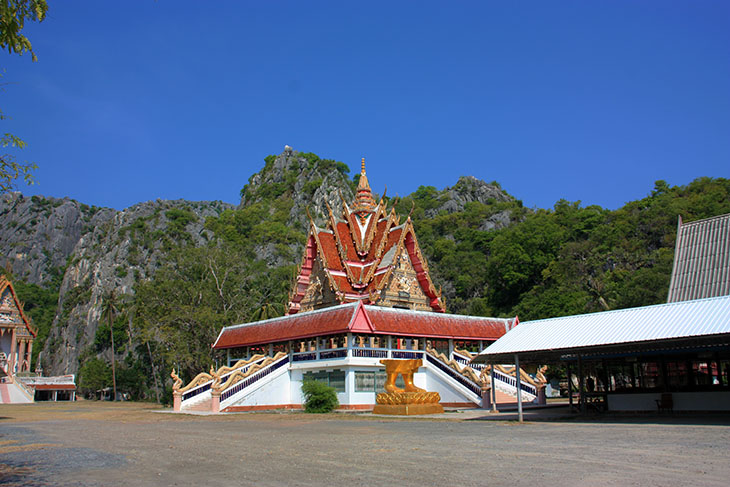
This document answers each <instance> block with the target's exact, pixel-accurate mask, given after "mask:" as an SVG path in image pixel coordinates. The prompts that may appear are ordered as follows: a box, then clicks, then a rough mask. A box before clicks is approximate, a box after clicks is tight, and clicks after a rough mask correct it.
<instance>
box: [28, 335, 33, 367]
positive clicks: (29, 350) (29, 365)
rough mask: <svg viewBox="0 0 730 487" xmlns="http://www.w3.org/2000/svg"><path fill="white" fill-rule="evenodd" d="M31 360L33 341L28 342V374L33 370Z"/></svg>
mask: <svg viewBox="0 0 730 487" xmlns="http://www.w3.org/2000/svg"><path fill="white" fill-rule="evenodd" d="M32 360H33V341H32V340H31V341H30V342H28V372H31V371H32V370H33V367H32V366H31V365H32V364H31V361H32Z"/></svg>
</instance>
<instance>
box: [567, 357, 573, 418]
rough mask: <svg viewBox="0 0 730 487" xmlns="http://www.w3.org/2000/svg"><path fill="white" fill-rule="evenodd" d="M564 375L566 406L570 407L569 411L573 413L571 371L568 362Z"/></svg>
mask: <svg viewBox="0 0 730 487" xmlns="http://www.w3.org/2000/svg"><path fill="white" fill-rule="evenodd" d="M565 368H566V371H565V375H567V376H568V404H569V405H570V411H571V412H572V411H573V371H572V370H570V362H568V363H567V364H566V365H565Z"/></svg>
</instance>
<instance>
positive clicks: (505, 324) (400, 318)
mask: <svg viewBox="0 0 730 487" xmlns="http://www.w3.org/2000/svg"><path fill="white" fill-rule="evenodd" d="M358 313H361V314H363V315H364V316H360V319H358V317H359V314H358ZM362 319H366V320H368V322H369V323H372V326H373V333H375V334H381V335H403V336H422V337H427V338H457V339H468V340H487V341H490V340H497V339H498V338H500V337H501V336H502V335H504V334H505V333H506V332H507V331H508V330H509V329H511V328H512V327H513V326H515V324H516V320H515V319H504V318H482V317H475V316H462V315H449V314H445V313H434V312H427V311H410V310H399V309H393V308H383V307H379V306H363V305H362V304H361V303H360V302H357V303H352V304H346V305H339V306H333V307H331V308H325V309H323V310H317V311H309V312H302V313H297V314H293V315H289V316H284V317H281V318H273V319H270V320H264V321H259V322H255V323H249V324H245V325H236V326H229V327H226V328H224V329H223V330H221V333H220V334H219V335H218V339H217V340H216V343H215V344H214V345H213V348H215V349H224V348H234V347H243V346H249V345H260V344H263V343H274V342H281V341H287V340H298V339H302V338H311V337H316V336H322V335H331V334H336V333H346V332H348V331H351V330H352V329H353V327H354V326H355V324H356V323H357V322H359V321H362Z"/></svg>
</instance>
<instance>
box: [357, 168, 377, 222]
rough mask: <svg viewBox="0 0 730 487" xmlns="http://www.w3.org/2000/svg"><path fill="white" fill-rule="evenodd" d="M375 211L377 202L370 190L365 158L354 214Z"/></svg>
mask: <svg viewBox="0 0 730 487" xmlns="http://www.w3.org/2000/svg"><path fill="white" fill-rule="evenodd" d="M374 209H375V200H374V199H373V192H372V191H371V190H370V183H368V176H367V174H365V158H364V157H363V158H362V162H361V163H360V181H359V182H358V184H357V194H356V196H355V204H354V208H353V212H355V213H357V212H370V211H373V210H374Z"/></svg>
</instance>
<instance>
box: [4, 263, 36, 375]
mask: <svg viewBox="0 0 730 487" xmlns="http://www.w3.org/2000/svg"><path fill="white" fill-rule="evenodd" d="M36 335H37V332H36V330H35V328H33V326H32V325H31V324H30V320H29V319H28V318H27V317H26V316H25V313H24V312H23V304H22V303H21V302H20V300H19V299H18V296H17V295H16V294H15V289H13V285H12V284H11V282H10V281H9V280H8V279H7V278H6V277H5V276H0V373H1V374H2V375H3V377H11V376H13V375H15V374H16V373H18V372H29V371H30V370H31V368H30V357H31V353H32V351H33V340H35V337H36Z"/></svg>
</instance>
